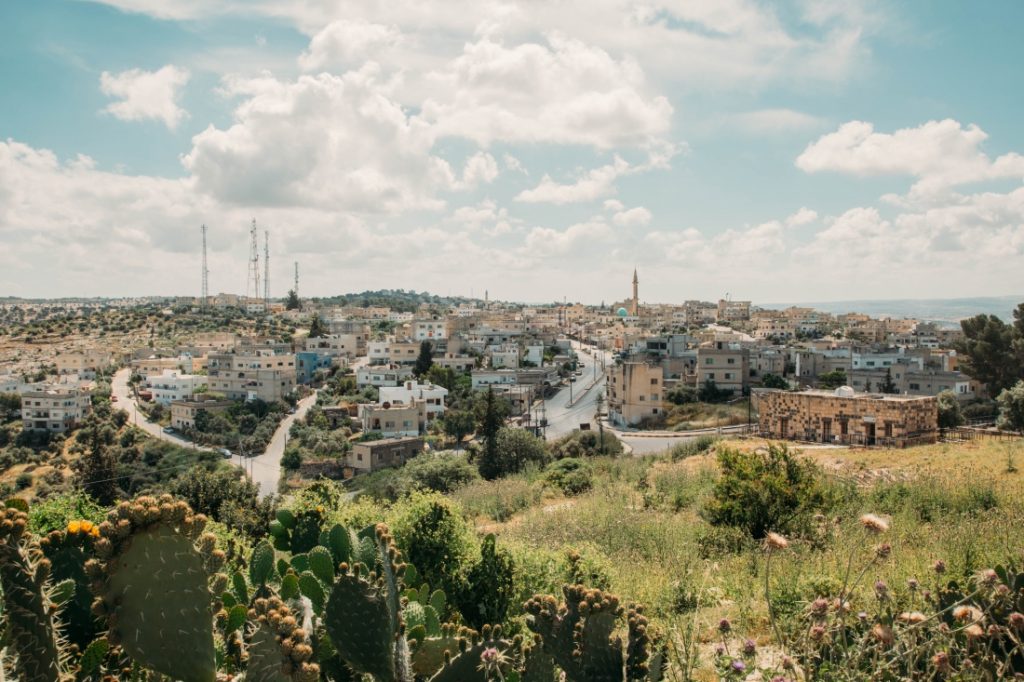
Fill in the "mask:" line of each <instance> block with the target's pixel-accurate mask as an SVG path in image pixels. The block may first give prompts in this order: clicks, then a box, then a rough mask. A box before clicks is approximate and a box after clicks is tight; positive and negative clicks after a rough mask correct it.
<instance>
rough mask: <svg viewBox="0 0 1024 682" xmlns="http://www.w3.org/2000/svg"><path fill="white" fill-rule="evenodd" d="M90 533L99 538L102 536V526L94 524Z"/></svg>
mask: <svg viewBox="0 0 1024 682" xmlns="http://www.w3.org/2000/svg"><path fill="white" fill-rule="evenodd" d="M89 535H91V536H93V537H94V538H98V537H99V536H100V527H99V526H93V527H92V531H91V532H90V533H89Z"/></svg>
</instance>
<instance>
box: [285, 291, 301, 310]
mask: <svg viewBox="0 0 1024 682" xmlns="http://www.w3.org/2000/svg"><path fill="white" fill-rule="evenodd" d="M301 307H302V303H301V302H300V301H299V295H298V294H297V293H295V290H294V289H289V290H288V298H287V300H285V303H284V308H285V310H298V309H300V308H301Z"/></svg>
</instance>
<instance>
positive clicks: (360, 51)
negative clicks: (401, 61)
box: [299, 19, 402, 71]
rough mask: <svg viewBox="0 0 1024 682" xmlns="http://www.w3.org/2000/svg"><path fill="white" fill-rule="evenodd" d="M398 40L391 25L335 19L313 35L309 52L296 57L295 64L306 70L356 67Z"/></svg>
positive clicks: (395, 28)
mask: <svg viewBox="0 0 1024 682" xmlns="http://www.w3.org/2000/svg"><path fill="white" fill-rule="evenodd" d="M401 40H402V33H401V31H399V30H398V28H397V27H395V26H385V25H383V24H375V23H371V22H368V21H364V20H360V19H356V20H348V19H339V20H337V21H332V22H331V23H329V24H327V26H325V27H324V28H323V30H321V31H320V32H319V33H317V34H316V35H315V36H313V39H312V40H310V42H309V49H308V50H306V51H305V52H303V53H302V55H301V56H300V57H299V65H300V66H301V67H302V68H303V69H305V70H307V71H314V70H317V69H324V68H332V67H342V68H344V67H345V66H351V65H356V66H358V65H360V64H361V63H362V61H364V60H366V59H370V58H373V57H374V56H375V54H376V53H377V52H378V51H379V50H381V49H382V48H387V47H393V46H395V45H398V44H399V43H400V42H401Z"/></svg>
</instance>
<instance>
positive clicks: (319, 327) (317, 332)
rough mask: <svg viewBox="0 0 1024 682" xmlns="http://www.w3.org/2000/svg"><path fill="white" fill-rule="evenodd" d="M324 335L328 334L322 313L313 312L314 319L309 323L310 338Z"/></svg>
mask: <svg viewBox="0 0 1024 682" xmlns="http://www.w3.org/2000/svg"><path fill="white" fill-rule="evenodd" d="M324 336H327V325H326V324H324V321H323V319H321V318H320V315H318V314H317V313H313V319H312V320H310V323H309V338H311V339H319V338H321V337H324Z"/></svg>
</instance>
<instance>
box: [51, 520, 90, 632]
mask: <svg viewBox="0 0 1024 682" xmlns="http://www.w3.org/2000/svg"><path fill="white" fill-rule="evenodd" d="M99 535H100V531H99V527H98V526H96V525H94V524H93V523H91V522H90V521H72V522H70V523H69V524H68V526H67V528H66V529H65V530H64V531H57V530H55V531H53V532H51V533H49V534H48V535H47V536H46V537H44V538H42V539H41V540H39V547H40V549H42V550H43V555H44V556H46V558H47V559H49V560H50V562H51V564H52V566H53V580H54V581H55V582H60V581H63V580H72V581H74V585H75V590H74V595H73V596H72V598H71V599H70V600H69V601H68V603H67V605H66V606H65V607H64V608H63V609H62V610H61V612H60V616H59V620H60V622H61V623H62V624H63V626H62V628H61V631H62V634H63V635H64V636H65V637H67V638H68V641H70V642H71V643H72V644H76V645H78V648H79V649H85V647H86V646H88V645H89V643H90V642H92V641H93V639H95V637H96V633H97V631H98V630H99V624H98V623H97V621H96V617H95V616H93V614H92V593H91V592H90V591H89V579H88V577H87V576H86V575H85V562H86V561H88V560H89V559H90V558H92V556H93V543H94V542H95V541H96V539H97V538H99Z"/></svg>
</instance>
